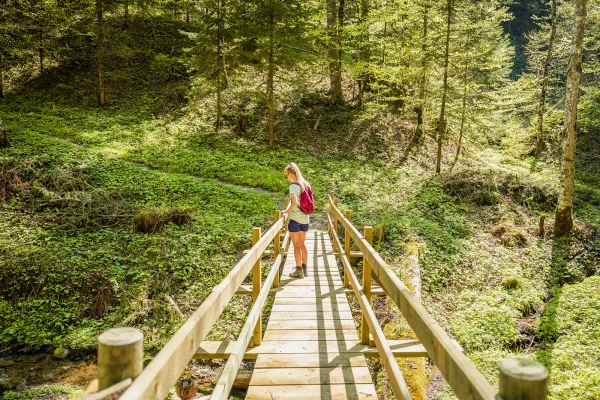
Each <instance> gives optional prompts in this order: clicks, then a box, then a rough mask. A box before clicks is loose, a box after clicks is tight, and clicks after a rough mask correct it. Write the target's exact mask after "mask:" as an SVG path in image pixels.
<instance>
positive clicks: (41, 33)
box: [38, 28, 44, 82]
mask: <svg viewBox="0 0 600 400" xmlns="http://www.w3.org/2000/svg"><path fill="white" fill-rule="evenodd" d="M39 33H40V47H39V49H38V50H39V55H40V76H41V77H42V82H43V81H44V45H43V43H44V32H43V31H42V28H40V32H39Z"/></svg>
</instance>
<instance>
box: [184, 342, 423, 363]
mask: <svg viewBox="0 0 600 400" xmlns="http://www.w3.org/2000/svg"><path fill="white" fill-rule="evenodd" d="M341 343H343V344H344V346H345V347H346V348H347V349H346V350H345V352H348V353H356V354H363V355H364V356H365V357H369V358H380V351H379V350H378V349H377V346H375V345H369V344H367V345H364V344H362V343H360V341H347V342H338V341H336V340H332V341H324V340H322V341H318V340H315V341H302V340H297V341H267V340H263V342H262V344H261V345H260V346H256V347H253V348H248V349H246V352H245V353H244V359H256V358H257V357H258V356H259V355H260V354H291V353H293V354H319V353H318V349H319V348H328V349H336V346H337V345H338V344H341ZM387 343H388V345H389V347H390V351H391V354H392V355H393V356H394V357H427V356H428V355H427V351H426V350H425V347H423V345H422V344H421V343H420V342H419V341H418V340H388V341H387ZM237 344H238V342H237V341H227V340H226V341H222V342H210V341H206V342H202V343H201V345H200V347H199V348H198V350H196V354H194V358H197V359H227V358H229V356H230V355H231V354H232V351H233V349H234V348H235V346H236V345H237ZM287 350H289V353H288V352H287ZM335 351H337V350H335ZM335 351H334V350H331V352H335ZM328 353H329V350H328Z"/></svg>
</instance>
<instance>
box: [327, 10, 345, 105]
mask: <svg viewBox="0 0 600 400" xmlns="http://www.w3.org/2000/svg"><path fill="white" fill-rule="evenodd" d="M338 17H339V8H338V7H337V2H336V0H327V32H328V33H329V49H328V56H329V83H330V86H331V100H332V101H333V102H334V103H339V102H342V71H341V68H340V65H341V60H340V59H339V56H340V50H339V44H340V39H339V25H338V23H339V21H338Z"/></svg>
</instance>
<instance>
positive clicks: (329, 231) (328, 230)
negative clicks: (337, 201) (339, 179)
mask: <svg viewBox="0 0 600 400" xmlns="http://www.w3.org/2000/svg"><path fill="white" fill-rule="evenodd" d="M333 196H334V194H333V190H332V191H331V192H329V199H330V200H329V202H328V203H329V217H331V220H332V221H333V218H334V213H333V203H332V201H333ZM327 233H328V234H329V235H331V227H330V226H329V224H327ZM333 250H334V251H335V244H334V245H333Z"/></svg>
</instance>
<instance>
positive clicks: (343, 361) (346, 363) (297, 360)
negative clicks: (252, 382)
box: [254, 353, 367, 368]
mask: <svg viewBox="0 0 600 400" xmlns="http://www.w3.org/2000/svg"><path fill="white" fill-rule="evenodd" d="M335 366H340V367H366V366H367V361H366V359H365V357H364V355H363V354H362V353H315V354H302V357H299V356H298V354H259V355H258V357H257V358H256V363H255V364H254V368H302V367H304V368H321V367H335Z"/></svg>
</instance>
